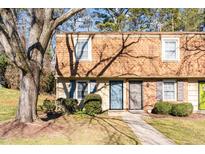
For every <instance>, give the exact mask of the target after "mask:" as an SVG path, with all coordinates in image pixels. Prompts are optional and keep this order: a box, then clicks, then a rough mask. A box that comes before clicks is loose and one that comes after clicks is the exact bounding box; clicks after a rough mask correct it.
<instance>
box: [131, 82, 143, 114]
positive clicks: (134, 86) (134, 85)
mask: <svg viewBox="0 0 205 154" xmlns="http://www.w3.org/2000/svg"><path fill="white" fill-rule="evenodd" d="M129 85H130V86H129V99H130V100H129V103H130V105H129V107H130V110H141V109H142V82H139V81H130V82H129Z"/></svg>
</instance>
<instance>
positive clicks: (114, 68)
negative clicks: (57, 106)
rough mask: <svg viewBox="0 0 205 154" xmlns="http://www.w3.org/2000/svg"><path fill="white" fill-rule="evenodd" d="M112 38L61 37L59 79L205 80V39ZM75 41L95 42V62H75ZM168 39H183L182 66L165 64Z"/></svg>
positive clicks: (96, 36) (126, 36)
mask: <svg viewBox="0 0 205 154" xmlns="http://www.w3.org/2000/svg"><path fill="white" fill-rule="evenodd" d="M111 34H112V33H111ZM111 34H110V35H109V33H108V34H105V35H103V34H95V33H92V34H91V35H79V36H77V35H74V36H73V35H65V34H60V35H57V39H56V41H57V44H56V56H57V58H56V59H57V66H56V69H57V75H58V76H64V77H70V76H81V77H83V76H89V77H95V76H102V77H111V76H112V77H119V76H120V77H139V76H140V77H154V76H155V77H158V76H161V77H163V76H164V77H170V76H197V77H203V76H204V75H205V69H204V67H205V55H204V53H205V41H204V39H205V35H197V34H196V35H194V34H192V35H185V34H183V35H182V34H179V35H177V33H176V34H175V35H163V34H156V35H148V34H146V35H120V34H119V35H111ZM74 37H90V38H91V39H92V61H80V62H79V63H76V62H75V56H74V52H73V39H74ZM164 37H166V38H167V37H177V38H180V61H179V62H163V61H162V60H161V39H162V38H164ZM72 59H73V60H72Z"/></svg>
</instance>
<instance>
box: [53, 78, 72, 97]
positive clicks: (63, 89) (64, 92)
mask: <svg viewBox="0 0 205 154" xmlns="http://www.w3.org/2000/svg"><path fill="white" fill-rule="evenodd" d="M69 92H70V82H69V81H67V82H65V81H58V82H57V83H56V98H57V99H58V98H68V97H69V96H68V95H69Z"/></svg>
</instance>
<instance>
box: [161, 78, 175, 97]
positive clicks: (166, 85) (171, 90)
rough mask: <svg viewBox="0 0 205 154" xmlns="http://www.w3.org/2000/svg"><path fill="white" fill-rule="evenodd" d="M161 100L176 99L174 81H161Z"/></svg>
mask: <svg viewBox="0 0 205 154" xmlns="http://www.w3.org/2000/svg"><path fill="white" fill-rule="evenodd" d="M163 100H168V101H175V100H176V82H175V81H172V80H170V81H164V82H163Z"/></svg>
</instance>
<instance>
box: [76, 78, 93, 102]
mask: <svg viewBox="0 0 205 154" xmlns="http://www.w3.org/2000/svg"><path fill="white" fill-rule="evenodd" d="M79 82H87V84H88V94H89V93H90V82H89V80H76V88H75V94H76V95H75V98H76V99H77V100H79V101H81V100H82V99H81V98H78V83H79Z"/></svg>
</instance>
